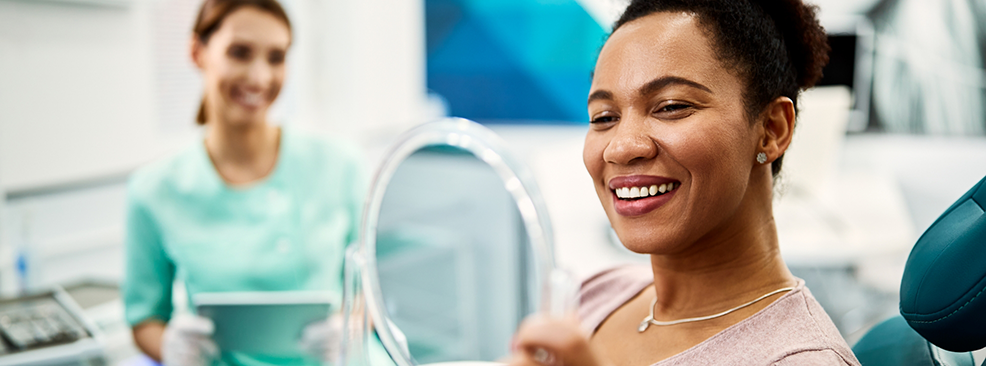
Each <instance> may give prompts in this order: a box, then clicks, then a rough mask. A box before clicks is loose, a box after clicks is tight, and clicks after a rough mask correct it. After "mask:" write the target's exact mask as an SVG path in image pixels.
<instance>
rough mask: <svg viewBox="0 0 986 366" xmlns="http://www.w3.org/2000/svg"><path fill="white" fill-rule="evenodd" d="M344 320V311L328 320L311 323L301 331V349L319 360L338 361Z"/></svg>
mask: <svg viewBox="0 0 986 366" xmlns="http://www.w3.org/2000/svg"><path fill="white" fill-rule="evenodd" d="M342 322H343V319H342V313H336V314H333V315H332V316H330V317H329V319H328V320H323V321H318V322H314V323H311V324H309V325H308V326H307V327H305V330H304V331H302V333H301V341H300V342H299V346H300V347H301V350H302V351H304V352H305V353H306V354H308V355H309V356H312V357H314V358H315V359H317V360H319V361H323V362H336V361H337V359H338V358H339V353H340V351H341V348H340V346H341V345H342V325H343V324H342Z"/></svg>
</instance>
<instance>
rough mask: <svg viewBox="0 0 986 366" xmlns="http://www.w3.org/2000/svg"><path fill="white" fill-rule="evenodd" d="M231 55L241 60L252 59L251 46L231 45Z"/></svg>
mask: <svg viewBox="0 0 986 366" xmlns="http://www.w3.org/2000/svg"><path fill="white" fill-rule="evenodd" d="M228 53H229V56H230V57H232V58H234V59H237V60H240V61H247V60H249V59H250V47H244V46H238V45H233V46H230V47H229V52H228Z"/></svg>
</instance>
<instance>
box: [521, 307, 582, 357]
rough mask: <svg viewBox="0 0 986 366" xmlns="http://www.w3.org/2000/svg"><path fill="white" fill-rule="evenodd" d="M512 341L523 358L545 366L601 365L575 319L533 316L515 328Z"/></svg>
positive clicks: (571, 317)
mask: <svg viewBox="0 0 986 366" xmlns="http://www.w3.org/2000/svg"><path fill="white" fill-rule="evenodd" d="M515 342H516V345H517V348H518V353H521V354H523V356H524V358H526V359H528V360H530V361H531V362H534V363H536V364H539V365H544V366H561V365H564V366H596V365H600V364H601V363H600V362H599V360H598V358H597V356H596V354H595V352H594V351H593V350H592V347H591V346H590V345H589V340H588V338H586V336H585V335H584V334H583V333H582V329H581V328H580V327H579V323H578V320H577V319H575V318H574V317H573V316H570V317H566V318H557V317H548V316H543V315H534V316H531V317H529V318H527V319H526V320H525V321H524V322H523V323H522V324H521V325H520V328H519V329H518V330H517V335H516V336H515Z"/></svg>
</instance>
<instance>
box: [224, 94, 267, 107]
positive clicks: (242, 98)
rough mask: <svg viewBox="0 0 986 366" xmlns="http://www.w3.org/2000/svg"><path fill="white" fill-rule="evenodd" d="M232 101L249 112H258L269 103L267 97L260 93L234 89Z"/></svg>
mask: <svg viewBox="0 0 986 366" xmlns="http://www.w3.org/2000/svg"><path fill="white" fill-rule="evenodd" d="M232 97H233V98H232V99H233V100H234V101H235V102H236V103H237V104H239V105H240V106H241V107H243V108H246V109H248V110H256V109H259V108H260V107H263V106H264V105H265V104H266V102H267V95H266V93H264V92H260V91H246V90H242V89H234V90H233V93H232Z"/></svg>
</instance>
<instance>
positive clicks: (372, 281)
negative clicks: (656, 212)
mask: <svg viewBox="0 0 986 366" xmlns="http://www.w3.org/2000/svg"><path fill="white" fill-rule="evenodd" d="M397 141H398V142H397V143H396V144H395V145H394V146H393V147H392V148H391V150H390V151H389V153H388V154H387V155H386V158H385V159H384V161H383V163H382V164H381V165H380V168H379V169H378V170H377V172H376V174H375V176H374V178H373V181H372V184H371V185H370V187H371V189H370V191H369V194H368V196H367V200H366V202H365V205H364V207H363V218H362V221H361V223H360V231H359V235H360V239H359V244H358V245H359V248H358V249H357V251H358V253H359V255H360V257H362V260H361V261H360V262H362V266H361V268H359V275H360V277H361V279H360V281H359V282H360V285H361V286H362V291H361V292H362V293H363V296H365V300H366V311H367V313H368V315H369V316H370V317H371V319H372V320H373V323H374V324H386V321H387V319H388V316H387V314H386V311H385V309H386V308H385V305H384V302H383V295H382V293H381V290H380V282H379V278H378V276H377V264H376V231H377V224H378V221H379V216H380V206H381V204H382V203H383V198H384V194H385V193H386V190H387V185H388V184H389V183H390V180H391V178H393V175H394V173H395V172H396V171H397V169H398V167H399V166H400V165H401V163H402V162H404V160H406V159H407V158H408V157H410V156H411V155H412V154H414V153H415V152H417V151H419V150H421V149H423V148H426V147H433V146H452V147H457V148H460V149H463V150H465V151H468V152H470V153H472V154H473V155H474V156H476V157H477V158H479V159H480V160H482V161H484V162H485V163H486V164H488V165H489V166H490V167H492V168H493V170H494V171H496V173H497V175H498V176H499V177H500V179H501V180H502V181H503V183H504V188H506V189H507V191H508V192H509V193H510V195H511V196H512V197H513V198H514V202H516V203H517V208H518V210H519V212H520V215H521V219H522V221H523V222H524V226H525V229H526V231H527V237H528V240H529V242H530V244H531V246H532V247H533V249H534V252H535V258H536V260H535V263H534V266H535V269H534V273H535V274H536V276H537V278H539V279H540V280H541V281H540V282H541V284H540V285H541V288H542V289H543V291H542V293H541V298H540V299H538V308H539V310H540V311H542V312H547V311H549V310H551V309H549V307H550V306H551V299H550V296H551V294H550V289H551V287H552V286H551V274H552V273H553V272H554V268H555V261H554V249H553V248H554V237H553V234H552V231H551V222H550V219H549V217H548V210H547V207H546V205H545V203H544V201H543V198H542V196H541V192H540V190H539V189H538V187H537V183H536V182H535V179H534V175H533V173H532V172H531V171H530V169H528V168H527V166H526V165H525V164H523V163H522V161H520V160H518V159H517V158H516V157H515V156H513V155H511V154H510V153H509V150H508V149H507V145H506V143H505V142H504V141H503V139H501V138H500V137H499V136H497V135H496V133H494V132H493V131H492V130H490V129H488V128H486V127H484V126H482V125H480V124H478V123H476V122H473V121H470V120H467V119H464V118H445V119H441V120H438V121H435V122H429V123H425V124H422V125H420V126H417V127H415V128H413V129H411V130H409V131H407V132H405V133H404V134H402V135H401V136H400V137H398V139H397ZM350 285H351V284H349V283H348V281H347V283H346V284H345V286H350ZM344 293H346V294H349V293H351V291H344ZM375 329H376V331H377V335H378V336H379V337H380V341H381V343H383V346H384V348H385V349H386V351H387V353H389V354H390V355H391V358H393V359H394V361H395V362H396V363H397V365H398V366H412V365H414V361H413V360H412V359H411V355H409V354H405V352H404V350H403V348H402V347H401V346H400V345H399V344H398V342H397V339H396V338H395V336H394V334H393V332H391V331H390V329H389V327H375ZM395 356H397V357H395Z"/></svg>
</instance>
